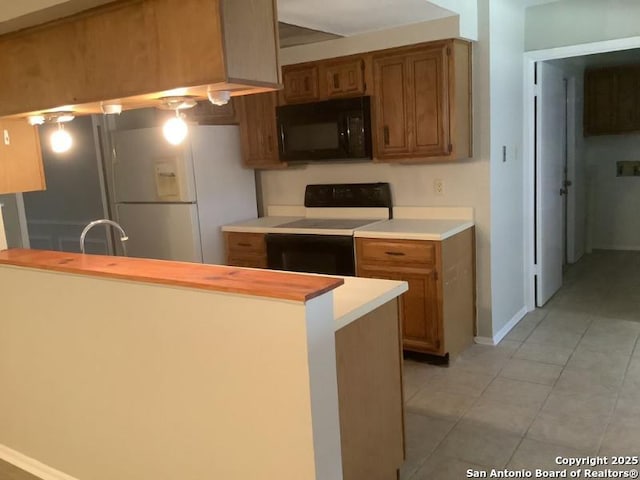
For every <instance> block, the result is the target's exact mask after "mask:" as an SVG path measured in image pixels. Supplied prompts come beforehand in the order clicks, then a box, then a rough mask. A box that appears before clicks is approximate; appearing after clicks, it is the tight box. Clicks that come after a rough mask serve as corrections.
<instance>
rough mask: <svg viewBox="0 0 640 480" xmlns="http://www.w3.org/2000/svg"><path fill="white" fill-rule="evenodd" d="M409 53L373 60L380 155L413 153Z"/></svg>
mask: <svg viewBox="0 0 640 480" xmlns="http://www.w3.org/2000/svg"><path fill="white" fill-rule="evenodd" d="M407 65H408V63H407V59H406V56H405V55H395V56H390V57H388V56H383V57H377V58H374V60H373V69H374V84H375V92H376V98H375V115H374V118H375V125H374V132H375V146H376V157H377V158H380V159H383V158H394V157H406V156H407V155H408V154H410V153H411V148H410V145H409V125H408V112H407V101H408V97H409V94H408V78H407V75H408V72H407Z"/></svg>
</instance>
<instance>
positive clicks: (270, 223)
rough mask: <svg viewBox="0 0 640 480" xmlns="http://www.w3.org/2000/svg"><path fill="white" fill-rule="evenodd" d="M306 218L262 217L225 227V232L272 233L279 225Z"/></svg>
mask: <svg viewBox="0 0 640 480" xmlns="http://www.w3.org/2000/svg"><path fill="white" fill-rule="evenodd" d="M303 218H304V217H260V218H254V219H252V220H246V221H244V222H238V223H232V224H230V225H223V226H222V231H223V232H250V233H271V232H275V231H276V230H278V231H280V230H281V229H276V228H275V227H277V226H278V225H282V224H283V223H289V222H295V221H296V220H301V219H303Z"/></svg>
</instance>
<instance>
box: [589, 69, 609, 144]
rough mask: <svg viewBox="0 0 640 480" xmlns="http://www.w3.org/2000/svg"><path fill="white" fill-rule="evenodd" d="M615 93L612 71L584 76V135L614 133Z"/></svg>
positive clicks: (590, 73)
mask: <svg viewBox="0 0 640 480" xmlns="http://www.w3.org/2000/svg"><path fill="white" fill-rule="evenodd" d="M615 91H616V82H615V75H614V73H613V71H611V70H597V71H592V72H587V73H586V74H585V113H584V130H585V134H587V135H598V134H603V133H613V132H615V130H616V115H615V104H616V96H615Z"/></svg>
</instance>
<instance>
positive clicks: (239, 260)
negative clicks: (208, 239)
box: [224, 232, 267, 268]
mask: <svg viewBox="0 0 640 480" xmlns="http://www.w3.org/2000/svg"><path fill="white" fill-rule="evenodd" d="M224 243H225V257H226V260H225V263H226V264H227V265H230V266H232V267H248V268H267V246H266V243H265V237H264V233H248V232H224Z"/></svg>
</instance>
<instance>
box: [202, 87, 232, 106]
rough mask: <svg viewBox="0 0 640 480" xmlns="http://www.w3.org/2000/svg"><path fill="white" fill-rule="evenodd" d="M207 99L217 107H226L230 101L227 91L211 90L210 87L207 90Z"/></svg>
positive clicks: (229, 93) (229, 94)
mask: <svg viewBox="0 0 640 480" xmlns="http://www.w3.org/2000/svg"><path fill="white" fill-rule="evenodd" d="M207 97H209V101H210V102H211V103H213V104H214V105H217V106H218V107H220V106H222V105H226V104H227V103H229V100H230V99H231V92H230V91H229V90H212V89H211V87H209V88H208V89H207Z"/></svg>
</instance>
